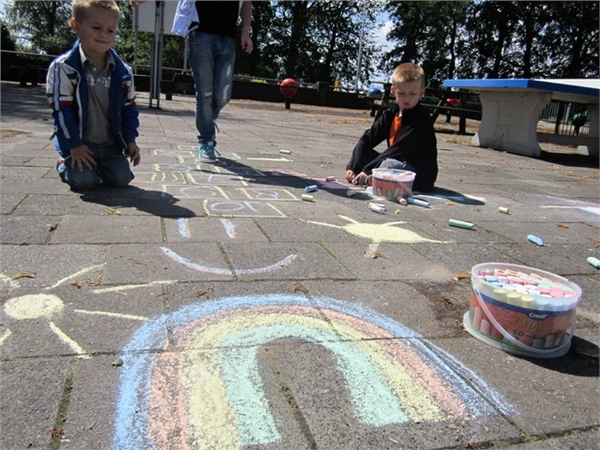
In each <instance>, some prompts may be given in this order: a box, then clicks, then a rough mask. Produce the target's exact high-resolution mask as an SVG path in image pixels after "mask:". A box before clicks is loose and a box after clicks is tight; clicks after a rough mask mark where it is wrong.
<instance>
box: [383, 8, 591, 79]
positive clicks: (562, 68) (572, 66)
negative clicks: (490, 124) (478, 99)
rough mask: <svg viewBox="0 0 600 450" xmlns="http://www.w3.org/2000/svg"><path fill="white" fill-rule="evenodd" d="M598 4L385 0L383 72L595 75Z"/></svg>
mask: <svg viewBox="0 0 600 450" xmlns="http://www.w3.org/2000/svg"><path fill="white" fill-rule="evenodd" d="M598 5H599V3H598V2H566V1H559V2H554V1H458V2H436V1H412V2H411V1H388V2H387V4H386V10H387V11H388V13H389V14H390V17H391V19H392V20H393V23H394V26H393V28H392V30H391V31H390V33H389V34H388V38H389V39H390V40H392V41H393V42H396V43H397V44H398V46H397V47H396V48H395V49H394V50H392V51H390V52H388V53H387V54H386V57H385V58H384V62H383V64H382V67H383V68H384V69H386V70H388V71H389V70H391V69H392V68H393V67H394V65H396V64H397V63H399V62H403V61H413V62H415V63H417V64H421V65H423V67H424V68H425V71H426V72H427V74H428V76H429V79H430V85H433V86H434V87H435V86H437V85H439V84H440V83H441V82H442V81H443V80H444V79H446V78H586V77H598V76H599V66H598V56H599V55H598V45H599V42H598V14H599V11H598Z"/></svg>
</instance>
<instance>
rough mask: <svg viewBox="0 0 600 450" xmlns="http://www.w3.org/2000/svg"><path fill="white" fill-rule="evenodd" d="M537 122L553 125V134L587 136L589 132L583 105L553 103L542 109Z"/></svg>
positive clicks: (588, 123) (585, 110) (588, 122)
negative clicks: (541, 121)
mask: <svg viewBox="0 0 600 450" xmlns="http://www.w3.org/2000/svg"><path fill="white" fill-rule="evenodd" d="M539 120H543V121H544V122H550V123H554V133H555V134H564V135H570V136H573V135H577V136H588V135H589V132H590V121H589V120H588V114H587V108H586V105H585V104H583V103H568V102H559V101H553V102H551V103H549V104H548V105H547V106H546V107H545V108H544V110H543V111H542V113H541V114H540V118H539Z"/></svg>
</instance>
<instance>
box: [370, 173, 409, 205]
mask: <svg viewBox="0 0 600 450" xmlns="http://www.w3.org/2000/svg"><path fill="white" fill-rule="evenodd" d="M372 175H373V178H372V186H373V194H374V195H379V196H381V197H385V198H386V199H388V200H397V199H398V198H408V197H409V196H410V194H411V191H412V186H413V182H414V181H415V173H414V172H411V171H409V170H400V169H373V173H372Z"/></svg>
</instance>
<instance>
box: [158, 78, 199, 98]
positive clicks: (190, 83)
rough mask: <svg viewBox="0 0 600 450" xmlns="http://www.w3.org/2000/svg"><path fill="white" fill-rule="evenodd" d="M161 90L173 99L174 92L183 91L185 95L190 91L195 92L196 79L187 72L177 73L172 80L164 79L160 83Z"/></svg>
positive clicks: (166, 96)
mask: <svg viewBox="0 0 600 450" xmlns="http://www.w3.org/2000/svg"><path fill="white" fill-rule="evenodd" d="M160 88H161V91H162V92H164V93H165V98H166V99H167V100H173V93H174V92H181V93H182V94H183V95H186V94H188V93H191V94H194V93H195V92H196V91H195V89H194V79H193V78H192V76H191V75H188V74H186V73H176V74H175V75H173V79H172V80H170V81H162V82H161V84H160Z"/></svg>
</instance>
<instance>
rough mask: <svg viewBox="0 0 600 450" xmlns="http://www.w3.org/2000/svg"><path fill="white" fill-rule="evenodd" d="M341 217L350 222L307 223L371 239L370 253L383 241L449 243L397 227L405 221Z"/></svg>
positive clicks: (309, 221)
mask: <svg viewBox="0 0 600 450" xmlns="http://www.w3.org/2000/svg"><path fill="white" fill-rule="evenodd" d="M338 217H340V218H341V219H344V220H345V221H347V222H349V223H348V224H346V225H343V226H340V225H334V224H331V223H324V222H315V221H312V220H307V221H306V222H307V223H314V224H316V225H323V226H326V227H332V228H339V229H341V230H344V231H345V232H346V233H349V234H353V235H354V236H358V237H361V238H364V239H369V240H370V241H371V242H372V243H371V245H369V252H368V254H373V253H375V252H376V251H377V248H378V247H379V244H381V243H382V242H394V243H398V244H416V243H422V242H434V243H437V244H447V243H449V241H436V240H433V239H427V238H424V237H421V236H419V235H418V234H417V233H415V232H414V231H411V230H407V229H406V228H400V227H396V225H401V224H403V223H406V222H405V221H398V222H387V223H360V222H358V221H356V220H354V219H351V218H349V217H346V216H343V215H341V214H340V215H339V216H338Z"/></svg>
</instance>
